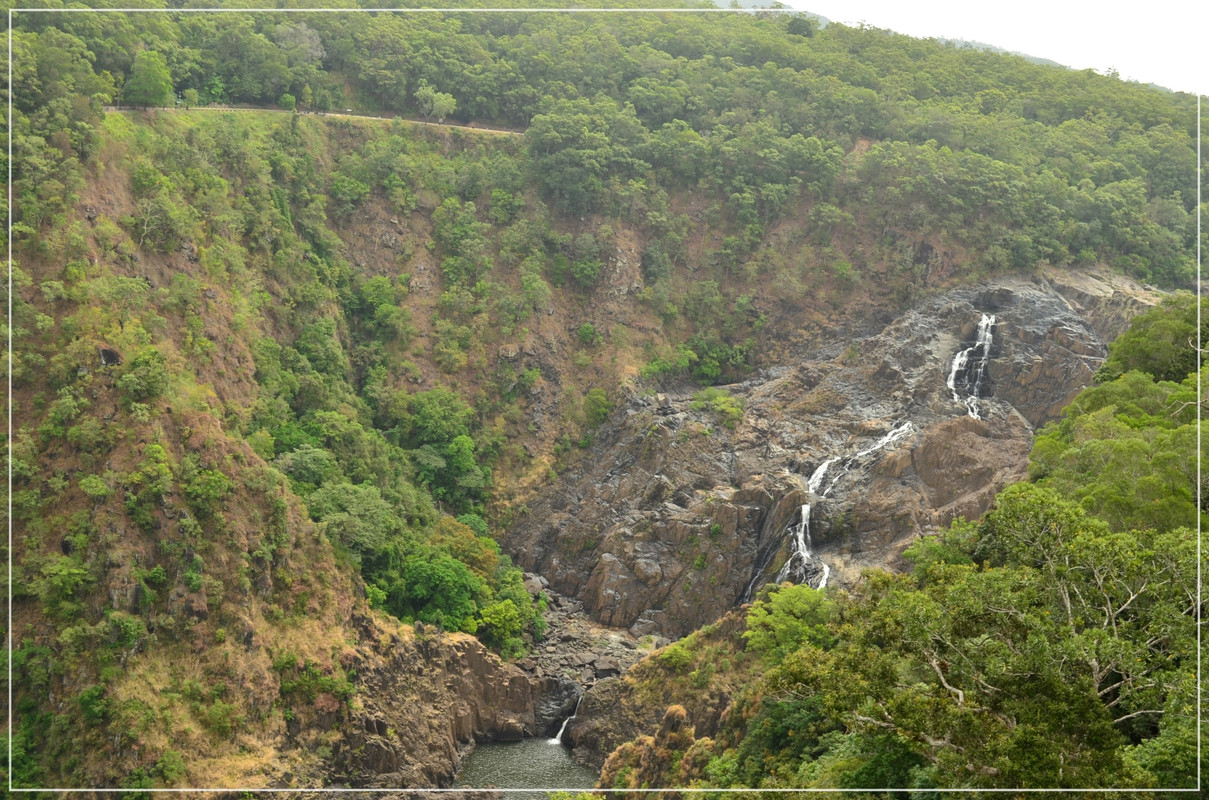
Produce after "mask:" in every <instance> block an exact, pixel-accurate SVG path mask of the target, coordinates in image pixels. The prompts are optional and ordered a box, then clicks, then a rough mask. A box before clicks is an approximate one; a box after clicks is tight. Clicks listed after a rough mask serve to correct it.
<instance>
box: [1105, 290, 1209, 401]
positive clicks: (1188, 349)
mask: <svg viewBox="0 0 1209 800" xmlns="http://www.w3.org/2000/svg"><path fill="white" fill-rule="evenodd" d="M1201 309H1202V313H1203V312H1204V311H1205V310H1207V309H1209V306H1206V305H1205V303H1204V302H1202V304H1201ZM1206 316H1207V317H1209V315H1206ZM1196 319H1197V303H1196V299H1195V298H1194V297H1193V296H1192V295H1190V294H1187V293H1181V294H1176V295H1173V296H1171V297H1168V298H1165V299H1164V300H1163V302H1162V303H1160V304H1159V305H1157V306H1155V307H1154V308H1152V309H1150V310H1149V311H1147V312H1146V313H1144V314H1142V315H1141V316H1139V317H1137V318H1135V319H1134V320H1133V322H1132V323H1130V326H1129V330H1127V331H1126V332H1125V333H1123V334H1121V335H1120V336H1119V337H1117V338H1116V340H1114V341H1113V343H1112V346H1111V347H1110V348H1109V353H1108V358H1107V359H1106V360H1105V361H1104V364H1103V365H1102V366H1101V367H1100V369H1099V370H1097V372H1096V380H1097V381H1099V382H1105V381H1110V380H1115V379H1117V378H1119V377H1121V376H1122V375H1124V374H1125V373H1126V372H1130V371H1132V370H1139V371H1141V372H1145V373H1147V374H1149V375H1150V376H1151V377H1153V378H1154V379H1155V380H1156V381H1176V382H1179V381H1182V380H1184V378H1185V377H1186V376H1187V375H1188V373H1190V372H1196V370H1197V369H1198V368H1199V363H1198V358H1197V350H1196V346H1197V341H1198V337H1197V330H1196ZM1206 324H1209V323H1206ZM1199 340H1200V341H1209V329H1205V328H1202V330H1201V332H1200V339H1199Z"/></svg>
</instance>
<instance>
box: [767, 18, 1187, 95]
mask: <svg viewBox="0 0 1209 800" xmlns="http://www.w3.org/2000/svg"><path fill="white" fill-rule="evenodd" d="M781 2H783V3H785V4H786V5H789V6H792V7H794V8H798V9H801V10H803V11H811V12H814V13H816V14H820V15H822V16H824V17H827V18H828V19H831V20H833V21H835V22H842V23H844V24H845V25H857V24H860V23H861V22H865V23H867V24H869V25H871V26H873V27H875V28H888V29H890V30H892V31H897V32H898V33H905V34H907V35H908V36H917V37H920V38H929V37H935V38H947V39H969V40H972V41H978V42H984V43H986V44H992V45H995V46H996V47H1001V48H1003V49H1004V50H1012V51H1017V52H1021V53H1027V54H1028V55H1031V56H1036V57H1038V58H1048V59H1050V60H1051V61H1057V62H1058V63H1059V64H1065V65H1066V66H1069V67H1074V68H1075V69H1087V68H1088V67H1090V68H1092V69H1094V70H1096V71H1098V72H1107V71H1108V70H1109V69H1112V68H1115V69H1116V70H1117V72H1118V73H1120V76H1121V78H1122V79H1124V80H1136V81H1140V82H1141V83H1156V84H1158V85H1160V86H1165V87H1167V88H1168V89H1174V90H1176V91H1182V92H1191V93H1194V94H1195V93H1197V92H1199V93H1200V94H1203V95H1209V48H1206V46H1205V36H1206V34H1209V0H1148V2H1144V3H1137V2H1131V3H1124V2H1120V0H1100V1H1099V2H1085V1H1082V0H1080V1H1079V2H1070V1H1069V0H1048V2H1046V1H1045V0H1013V2H1011V3H1005V2H996V3H989V2H978V0H922V1H921V2H908V1H906V0H781Z"/></svg>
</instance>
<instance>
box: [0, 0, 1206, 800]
mask: <svg viewBox="0 0 1209 800" xmlns="http://www.w3.org/2000/svg"><path fill="white" fill-rule="evenodd" d="M15 11H19V12H37V13H65V12H102V13H109V12H120V13H334V12H346V13H348V12H352V13H368V12H375V13H484V12H486V13H503V12H509V13H809V12H803V11H799V10H797V8H789V7H787V6H782V7H780V8H10V10H8V129H7V139H8V215H7V216H8V220H7V222H8V247H7V250H8V255H7V257H8V309H7V312H8V317H7V321H8V359H7V363H8V367H7V369H8V381H7V392H8V427H7V442H8V450H7V456H8V458H7V475H8V636H7V640H8V770H7V772H8V792H10V793H13V792H22V793H46V792H64V793H74V792H94V793H103V794H109V793H115V792H123V793H125V792H146V793H152V794H179V793H185V792H192V793H198V792H202V793H218V792H251V793H268V794H282V793H293V794H303V793H307V794H310V793H349V792H358V793H387V792H391V793H412V792H417V793H418V792H426V793H428V792H430V793H463V792H499V793H504V794H510V793H520V792H546V793H550V792H569V793H580V792H626V793H634V794H646V793H653V792H681V793H687V794H704V793H707V792H708V793H723V794H729V793H737V792H746V793H765V792H768V793H774V792H775V793H787V794H800V793H806V792H811V793H833V792H855V793H868V792H907V793H916V792H936V793H965V792H984V793H991V794H994V793H1008V792H1012V793H1017V794H1020V793H1030V794H1035V793H1070V792H1082V793H1084V794H1086V793H1107V792H1127V793H1138V792H1164V793H1190V792H1201V752H1202V749H1201V747H1202V742H1201V723H1202V720H1201V627H1202V626H1201V605H1202V602H1201V598H1202V590H1201V402H1199V400H1201V396H1202V395H1201V370H1199V369H1198V370H1197V488H1196V497H1197V611H1196V615H1194V619H1196V621H1197V682H1196V684H1197V702H1196V707H1197V787H1196V788H1194V789H968V788H958V789H918V788H916V789H899V788H884V789H681V788H671V789H600V790H597V789H551V788H546V787H532V788H528V789H474V788H461V789H336V788H325V789H244V788H230V789H17V788H13V785H12V723H13V707H12V642H13V632H12V574H13V572H12V359H13V352H12V15H13V12H15ZM1201 97H1202V95H1201V94H1197V169H1196V181H1197V354H1198V367H1199V353H1201V347H1202V342H1201V294H1202V292H1201V216H1202V213H1201V208H1202V201H1201V184H1202V170H1203V168H1202V163H1201Z"/></svg>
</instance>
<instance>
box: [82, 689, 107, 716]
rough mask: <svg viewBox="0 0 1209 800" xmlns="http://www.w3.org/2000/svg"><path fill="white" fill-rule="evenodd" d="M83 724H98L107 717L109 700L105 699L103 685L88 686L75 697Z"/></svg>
mask: <svg viewBox="0 0 1209 800" xmlns="http://www.w3.org/2000/svg"><path fill="white" fill-rule="evenodd" d="M76 702H77V703H78V704H79V706H80V713H81V714H83V715H84V724H86V725H100V724H101V723H102V722H105V721H106V719H108V717H109V701H108V700H106V699H105V687H104V686H90V687H88V688H87V689H85V690H84V691H82V692H80V694H79V696H77V697H76Z"/></svg>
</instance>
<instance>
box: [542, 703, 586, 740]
mask: <svg viewBox="0 0 1209 800" xmlns="http://www.w3.org/2000/svg"><path fill="white" fill-rule="evenodd" d="M583 701H584V696H583V695H582V694H581V695H580V696H579V699H578V700H576V701H575V710H574V711H572V712H571V716H569V717H567V718H566V719H564V720H563V724H562V727H560V728H559V729H558V735H556V736H555V737H554V738H553V739H548V740H547V741H548V742H549V743H550V744H562V743H563V733H565V732H566V730H567V723H568V722H570V721H571V720H573V719H575V715H576V714H578V713H579V704H580V703H582V702H583Z"/></svg>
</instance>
